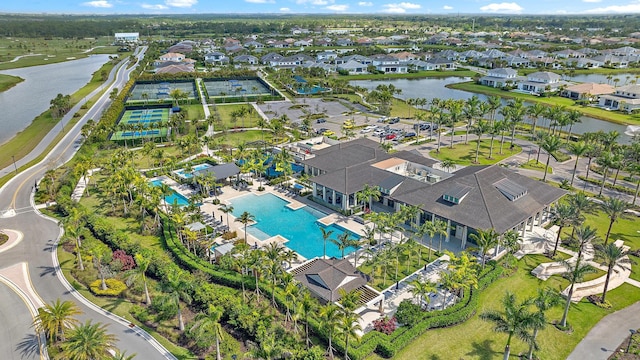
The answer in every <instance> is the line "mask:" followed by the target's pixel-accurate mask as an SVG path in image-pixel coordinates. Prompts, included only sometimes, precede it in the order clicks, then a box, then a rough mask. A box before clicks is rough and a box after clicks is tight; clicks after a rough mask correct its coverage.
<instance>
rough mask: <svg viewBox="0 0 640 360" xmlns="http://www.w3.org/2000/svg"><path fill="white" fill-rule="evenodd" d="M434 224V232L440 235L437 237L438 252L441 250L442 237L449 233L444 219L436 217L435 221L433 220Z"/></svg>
mask: <svg viewBox="0 0 640 360" xmlns="http://www.w3.org/2000/svg"><path fill="white" fill-rule="evenodd" d="M434 224H435V228H436V234H438V235H439V236H440V238H439V239H440V243H439V244H438V252H442V237H443V236H447V234H448V233H449V225H447V223H446V222H445V221H443V220H440V219H436V221H434Z"/></svg>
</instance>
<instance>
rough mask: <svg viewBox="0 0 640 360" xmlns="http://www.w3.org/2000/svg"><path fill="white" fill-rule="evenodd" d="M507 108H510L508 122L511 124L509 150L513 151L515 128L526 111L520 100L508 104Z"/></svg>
mask: <svg viewBox="0 0 640 360" xmlns="http://www.w3.org/2000/svg"><path fill="white" fill-rule="evenodd" d="M508 106H509V107H510V108H511V111H510V114H509V115H510V117H509V120H510V123H511V149H513V146H514V144H513V142H514V140H515V137H516V127H517V126H518V124H519V123H521V122H522V120H523V119H524V116H525V115H526V112H527V109H526V108H525V106H524V103H523V100H522V99H521V98H517V99H515V101H513V102H512V103H510V104H509V105H508Z"/></svg>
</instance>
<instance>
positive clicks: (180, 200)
mask: <svg viewBox="0 0 640 360" xmlns="http://www.w3.org/2000/svg"><path fill="white" fill-rule="evenodd" d="M161 184H162V180H153V181H152V182H151V185H153V186H160V185H161ZM164 201H166V202H167V204H169V205H173V204H174V203H177V204H178V205H179V206H186V205H189V200H187V198H186V197H184V196H182V194H178V193H177V192H175V190H172V193H171V195H167V196H165V197H164Z"/></svg>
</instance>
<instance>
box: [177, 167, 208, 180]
mask: <svg viewBox="0 0 640 360" xmlns="http://www.w3.org/2000/svg"><path fill="white" fill-rule="evenodd" d="M212 167H213V165H211V164H208V163H203V164H198V165H195V166H192V167H191V170H188V169H178V170H175V171H173V173H174V174H176V175H177V176H178V177H179V178H181V179H184V180H187V179H191V178H192V177H193V173H195V172H196V171H200V170H206V169H210V168H212Z"/></svg>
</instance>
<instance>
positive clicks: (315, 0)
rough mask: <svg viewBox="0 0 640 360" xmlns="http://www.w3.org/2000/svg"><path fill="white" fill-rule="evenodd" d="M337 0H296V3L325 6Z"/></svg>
mask: <svg viewBox="0 0 640 360" xmlns="http://www.w3.org/2000/svg"><path fill="white" fill-rule="evenodd" d="M334 2H335V0H296V4H299V5H306V4H309V5H314V6H325V5H329V4H333V3H334Z"/></svg>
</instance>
